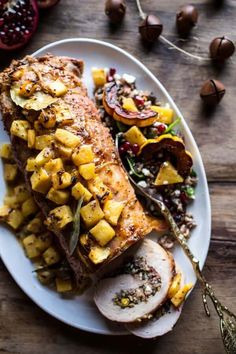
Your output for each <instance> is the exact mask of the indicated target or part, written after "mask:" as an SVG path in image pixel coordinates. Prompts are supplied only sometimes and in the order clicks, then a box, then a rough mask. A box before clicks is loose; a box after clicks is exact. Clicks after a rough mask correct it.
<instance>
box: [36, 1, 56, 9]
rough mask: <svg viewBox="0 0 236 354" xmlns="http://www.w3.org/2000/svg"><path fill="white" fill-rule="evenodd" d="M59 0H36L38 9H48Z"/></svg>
mask: <svg viewBox="0 0 236 354" xmlns="http://www.w3.org/2000/svg"><path fill="white" fill-rule="evenodd" d="M59 1H60V0H37V2H38V6H39V8H40V9H48V8H49V7H52V6H54V5H56V4H57V3H58V2H59Z"/></svg>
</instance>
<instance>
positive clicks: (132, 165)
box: [126, 156, 144, 178]
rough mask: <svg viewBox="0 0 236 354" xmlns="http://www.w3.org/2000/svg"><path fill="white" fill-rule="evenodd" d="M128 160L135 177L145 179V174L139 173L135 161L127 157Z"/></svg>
mask: <svg viewBox="0 0 236 354" xmlns="http://www.w3.org/2000/svg"><path fill="white" fill-rule="evenodd" d="M126 160H127V162H128V165H129V168H130V171H131V172H132V174H133V175H135V176H136V177H138V178H144V174H143V173H139V172H138V171H137V170H136V168H135V163H134V161H133V159H132V158H131V157H128V156H127V157H126Z"/></svg>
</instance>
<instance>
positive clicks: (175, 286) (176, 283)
mask: <svg viewBox="0 0 236 354" xmlns="http://www.w3.org/2000/svg"><path fill="white" fill-rule="evenodd" d="M181 278H182V275H181V273H177V274H176V275H175V277H174V279H173V280H172V283H171V285H170V287H169V290H168V295H167V296H168V298H169V299H172V297H174V296H175V294H176V293H177V292H178V291H179V289H180V286H181Z"/></svg>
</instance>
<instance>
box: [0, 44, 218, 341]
mask: <svg viewBox="0 0 236 354" xmlns="http://www.w3.org/2000/svg"><path fill="white" fill-rule="evenodd" d="M48 52H50V53H52V54H54V55H63V56H69V57H74V58H80V59H82V60H84V62H85V72H84V82H85V85H86V86H87V88H88V90H89V94H90V96H91V97H92V90H93V82H92V78H91V68H92V67H94V66H96V67H108V68H109V67H114V68H116V69H117V71H118V72H119V73H130V74H132V75H134V76H135V77H136V78H137V85H138V87H140V88H142V89H148V90H152V91H153V92H154V93H155V94H156V95H157V97H158V99H159V100H160V101H163V102H168V103H169V104H170V106H171V107H172V108H173V109H174V111H175V115H176V116H179V117H181V118H182V123H181V125H182V130H183V133H184V135H185V138H186V144H187V147H188V150H190V151H191V153H192V155H193V159H194V168H195V170H196V172H197V174H198V177H199V183H198V186H197V190H196V200H195V201H194V203H193V204H192V206H191V207H190V210H191V212H192V213H193V214H194V217H195V219H196V221H197V224H198V226H197V227H196V228H195V229H194V231H193V232H192V236H191V239H190V241H189V245H190V247H191V249H192V251H193V252H194V254H195V255H196V257H198V258H199V260H200V265H201V267H203V264H204V262H205V259H206V256H207V252H208V248H209V242H210V232H211V210H210V199H209V192H208V187H207V181H206V175H205V171H204V167H203V163H202V159H201V156H200V153H199V150H198V148H197V145H196V143H195V140H194V138H193V136H192V134H191V132H190V130H189V128H188V126H187V124H186V122H185V120H184V118H183V117H182V114H181V113H180V111H179V109H178V108H177V106H176V105H175V103H174V102H173V100H172V98H171V96H170V95H169V93H168V92H167V91H166V90H165V88H164V87H163V86H162V84H161V83H160V81H159V80H158V79H157V78H156V77H155V76H154V75H153V74H152V73H151V72H150V71H149V70H148V69H147V68H146V67H145V66H144V65H143V64H142V63H141V62H140V61H138V60H137V59H135V58H134V57H133V56H131V55H130V54H128V53H127V52H125V51H124V50H122V49H120V48H118V47H116V46H114V45H112V44H109V43H106V42H102V41H97V40H94V39H85V38H78V39H77V38H75V39H67V40H62V41H59V42H55V43H52V44H49V45H47V46H45V47H43V48H42V49H40V50H38V51H37V52H36V53H34V54H33V55H35V56H40V55H44V54H46V53H48ZM1 128H2V129H1V131H0V141H1V142H5V141H7V140H8V138H7V135H6V134H5V133H4V131H3V127H2V126H1ZM0 168H1V170H2V166H0ZM0 176H1V177H0V191H1V198H2V199H3V196H4V194H5V189H6V188H5V184H4V181H3V178H2V171H0ZM0 227H1V230H0V233H1V236H0V255H1V258H2V260H3V262H4V264H5V266H6V267H7V269H8V270H9V272H10V273H11V275H12V277H13V278H14V280H15V281H16V283H17V284H18V285H19V286H20V287H21V289H22V290H23V291H24V292H25V293H26V294H27V295H28V296H29V297H30V298H31V299H32V300H33V301H34V302H35V303H36V304H37V305H38V306H40V307H41V308H42V309H43V310H45V311H46V312H48V313H49V314H50V315H52V316H54V317H55V318H57V319H59V320H61V321H62V322H64V323H67V324H69V325H71V326H73V327H76V328H79V329H82V330H85V331H88V332H95V333H100V334H110V335H111V334H113V335H121V334H126V333H127V332H126V330H125V329H124V327H123V326H121V325H117V324H114V323H112V322H110V321H108V320H106V319H105V318H104V317H103V316H102V315H100V313H99V312H98V310H97V309H96V307H95V305H94V303H93V300H92V296H91V294H92V289H90V290H89V291H88V292H86V293H85V294H84V295H83V296H77V297H74V298H63V297H62V296H61V295H60V294H58V293H56V292H54V291H52V290H50V289H48V288H47V287H44V286H42V285H40V283H39V282H38V280H37V279H36V277H35V275H34V273H32V270H33V266H32V264H31V262H30V261H29V260H28V259H27V258H26V257H25V255H24V252H23V250H22V247H21V246H20V245H19V243H18V241H17V239H16V237H15V236H14V234H13V233H11V232H10V231H9V230H7V229H6V228H4V227H3V226H0ZM174 256H175V258H176V260H177V262H178V264H179V265H180V267H181V268H182V269H183V271H184V273H185V277H186V281H187V282H193V283H195V282H196V278H195V275H194V273H193V270H192V268H191V265H190V263H189V262H188V260H187V259H186V256H185V255H184V254H183V251H182V250H181V249H180V248H179V247H176V250H175V252H174Z"/></svg>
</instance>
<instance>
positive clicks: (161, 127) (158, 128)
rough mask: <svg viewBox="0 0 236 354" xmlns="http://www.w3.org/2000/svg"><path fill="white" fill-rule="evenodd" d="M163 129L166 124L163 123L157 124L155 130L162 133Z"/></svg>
mask: <svg viewBox="0 0 236 354" xmlns="http://www.w3.org/2000/svg"><path fill="white" fill-rule="evenodd" d="M165 130H166V126H165V125H164V124H160V125H158V127H157V131H158V133H159V134H163V133H164V131H165Z"/></svg>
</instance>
